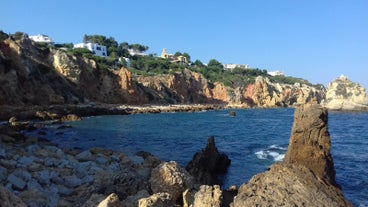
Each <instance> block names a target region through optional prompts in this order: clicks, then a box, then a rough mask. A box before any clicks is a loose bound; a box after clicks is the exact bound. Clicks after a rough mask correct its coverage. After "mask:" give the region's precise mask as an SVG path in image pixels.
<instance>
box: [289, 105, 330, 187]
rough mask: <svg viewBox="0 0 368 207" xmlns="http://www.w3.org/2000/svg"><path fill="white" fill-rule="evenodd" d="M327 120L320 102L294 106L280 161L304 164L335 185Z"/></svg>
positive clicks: (324, 109) (325, 110) (326, 114)
mask: <svg viewBox="0 0 368 207" xmlns="http://www.w3.org/2000/svg"><path fill="white" fill-rule="evenodd" d="M327 121H328V113H327V109H326V108H323V107H321V106H320V105H317V104H306V105H303V106H301V107H299V108H297V109H296V111H295V116H294V125H293V129H292V131H291V136H290V140H289V147H288V150H287V152H286V155H285V158H284V163H288V164H294V163H295V164H300V165H304V166H305V167H307V168H309V169H310V170H311V171H313V173H314V174H315V175H316V176H318V177H320V178H324V179H327V180H328V181H329V182H330V183H332V184H335V183H336V182H335V170H334V164H333V159H332V156H331V154H330V148H331V141H330V135H329V132H328V126H327Z"/></svg>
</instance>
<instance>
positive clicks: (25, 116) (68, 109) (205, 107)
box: [0, 104, 225, 121]
mask: <svg viewBox="0 0 368 207" xmlns="http://www.w3.org/2000/svg"><path fill="white" fill-rule="evenodd" d="M224 107H225V106H224V105H219V104H186V105H185V104H181V105H140V106H134V105H119V104H77V105H51V106H40V105H34V106H27V107H23V106H20V107H17V106H9V105H5V106H1V108H0V121H8V120H9V119H10V118H11V117H16V118H17V119H18V120H25V121H28V120H42V121H46V120H60V119H62V117H66V116H67V115H70V114H74V115H76V116H79V117H86V116H99V115H129V114H138V113H169V112H200V111H209V110H220V109H223V108H224Z"/></svg>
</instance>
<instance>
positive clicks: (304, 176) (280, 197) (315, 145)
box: [231, 104, 351, 207]
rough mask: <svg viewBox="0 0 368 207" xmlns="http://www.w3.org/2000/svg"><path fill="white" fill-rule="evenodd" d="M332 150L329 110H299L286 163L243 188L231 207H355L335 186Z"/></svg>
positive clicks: (320, 108)
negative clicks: (328, 125) (329, 131)
mask: <svg viewBox="0 0 368 207" xmlns="http://www.w3.org/2000/svg"><path fill="white" fill-rule="evenodd" d="M330 147H331V146H330V137H329V134H328V130H327V110H326V109H325V108H322V107H320V106H319V105H313V104H307V105H304V106H301V107H299V108H298V109H296V111H295V117H294V125H293V129H292V134H291V137H290V142H289V148H288V151H287V153H286V155H285V158H284V161H283V162H282V163H277V164H274V165H272V166H271V167H270V170H269V171H267V172H265V173H262V174H258V175H256V176H254V177H253V178H252V179H251V180H250V181H249V183H248V184H243V185H242V186H241V187H240V189H239V193H238V195H237V196H236V197H235V199H234V202H233V203H232V205H231V206H232V207H240V206H316V207H317V206H351V204H350V203H349V202H348V201H347V200H346V199H345V198H344V196H343V193H342V191H341V189H340V188H339V187H337V184H336V182H335V172H334V167H333V161H332V157H331V155H330Z"/></svg>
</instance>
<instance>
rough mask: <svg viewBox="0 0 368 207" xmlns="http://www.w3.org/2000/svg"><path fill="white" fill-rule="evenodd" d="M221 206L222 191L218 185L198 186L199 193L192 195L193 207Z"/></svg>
mask: <svg viewBox="0 0 368 207" xmlns="http://www.w3.org/2000/svg"><path fill="white" fill-rule="evenodd" d="M221 204H222V191H221V189H220V186H218V185H214V186H208V185H202V186H200V188H199V191H198V192H197V193H196V194H195V195H194V203H193V206H195V207H206V206H212V207H221V206H222V205H221Z"/></svg>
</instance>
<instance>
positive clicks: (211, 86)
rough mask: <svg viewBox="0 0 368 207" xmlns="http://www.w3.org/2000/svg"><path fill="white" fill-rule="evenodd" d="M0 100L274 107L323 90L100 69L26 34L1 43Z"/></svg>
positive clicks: (262, 81) (185, 74) (7, 102)
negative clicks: (233, 85) (233, 84)
mask: <svg viewBox="0 0 368 207" xmlns="http://www.w3.org/2000/svg"><path fill="white" fill-rule="evenodd" d="M0 75H1V76H0V83H1V85H0V105H49V104H70V103H84V102H91V101H92V102H100V103H109V104H196V103H202V104H207V103H208V104H214V103H215V104H229V105H233V106H240V107H278V106H282V107H284V106H292V105H293V104H302V103H306V102H310V101H311V100H314V99H316V100H317V101H319V100H321V99H322V98H321V97H323V96H324V93H323V90H317V89H315V88H313V87H308V86H304V85H303V86H301V85H300V84H299V85H298V84H296V85H286V84H277V83H271V82H270V81H269V80H268V79H267V78H262V77H259V78H257V80H256V82H255V84H251V85H249V86H245V87H238V88H231V87H228V86H225V85H224V84H222V83H218V82H216V83H211V82H209V81H208V80H207V79H206V78H205V77H204V76H203V75H202V74H200V73H196V72H193V71H191V70H189V69H185V70H183V71H180V72H176V73H173V74H167V75H156V76H149V77H143V76H136V77H133V76H132V74H131V72H130V71H129V70H128V69H126V68H121V69H120V70H112V69H105V70H100V69H99V68H98V66H97V64H96V62H95V61H93V60H91V59H87V58H84V57H79V56H71V55H69V54H68V53H67V52H65V51H63V50H55V49H48V48H45V49H42V48H40V47H38V46H37V45H36V44H35V43H34V42H32V41H31V40H29V39H28V38H23V39H21V40H17V41H13V40H10V39H7V40H5V41H4V42H1V43H0Z"/></svg>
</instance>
